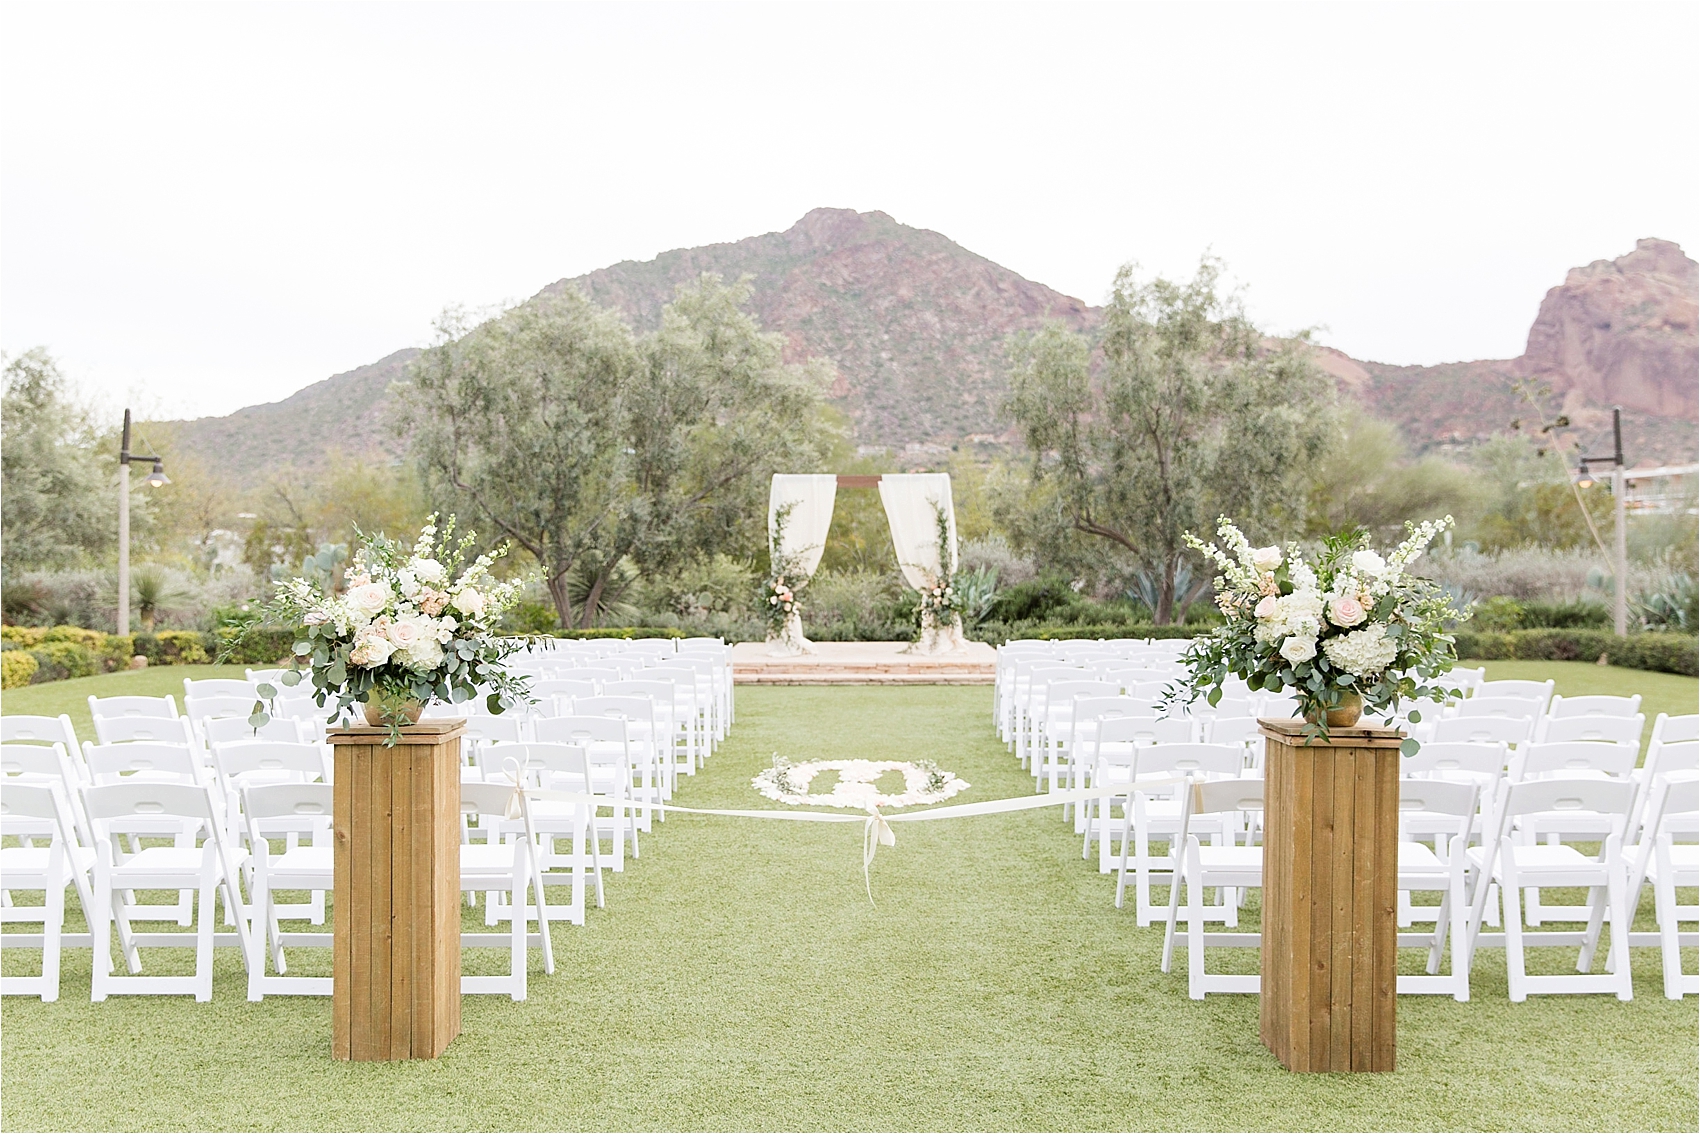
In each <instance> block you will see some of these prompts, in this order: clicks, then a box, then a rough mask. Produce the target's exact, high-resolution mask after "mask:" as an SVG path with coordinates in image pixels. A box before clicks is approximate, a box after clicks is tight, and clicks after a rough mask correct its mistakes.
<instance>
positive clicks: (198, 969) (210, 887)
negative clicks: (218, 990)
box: [195, 868, 218, 1004]
mask: <svg viewBox="0 0 1700 1134" xmlns="http://www.w3.org/2000/svg"><path fill="white" fill-rule="evenodd" d="M200 907H201V908H200V909H199V910H197V911H196V915H197V916H196V918H195V1000H196V1001H197V1002H199V1003H202V1004H204V1003H206V1002H207V1001H209V1000H211V999H212V962H213V929H214V927H215V926H217V924H218V876H217V875H216V874H215V873H214V872H213V871H212V870H211V869H210V868H209V869H208V870H207V874H206V877H204V878H203V879H202V880H201V900H200Z"/></svg>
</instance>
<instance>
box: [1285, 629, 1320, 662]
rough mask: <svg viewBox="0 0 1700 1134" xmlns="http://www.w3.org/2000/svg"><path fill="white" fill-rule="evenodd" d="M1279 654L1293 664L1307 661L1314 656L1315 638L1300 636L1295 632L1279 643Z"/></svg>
mask: <svg viewBox="0 0 1700 1134" xmlns="http://www.w3.org/2000/svg"><path fill="white" fill-rule="evenodd" d="M1281 656H1282V657H1284V658H1286V659H1287V660H1288V661H1290V662H1292V663H1293V664H1294V665H1298V664H1299V663H1300V662H1307V661H1309V660H1310V659H1311V658H1314V657H1315V656H1316V639H1315V638H1301V637H1299V636H1298V635H1296V634H1295V635H1294V636H1293V637H1291V638H1288V639H1287V640H1286V641H1285V642H1282V643H1281Z"/></svg>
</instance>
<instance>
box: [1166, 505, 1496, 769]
mask: <svg viewBox="0 0 1700 1134" xmlns="http://www.w3.org/2000/svg"><path fill="white" fill-rule="evenodd" d="M1451 526H1452V517H1451V516H1447V517H1446V518H1445V519H1441V520H1428V521H1425V522H1423V523H1422V524H1411V523H1409V522H1407V523H1406V525H1405V530H1406V533H1407V534H1406V537H1405V539H1404V541H1403V542H1402V543H1400V544H1399V546H1398V547H1396V548H1394V549H1393V550H1392V551H1391V552H1389V553H1388V554H1387V555H1386V556H1382V555H1381V554H1380V553H1378V552H1377V551H1375V550H1374V549H1373V548H1371V547H1370V544H1369V534H1368V533H1367V532H1365V531H1362V530H1359V531H1355V532H1350V533H1346V534H1342V535H1335V536H1330V537H1328V538H1327V539H1325V540H1324V541H1323V546H1322V549H1321V551H1320V553H1318V554H1316V555H1315V556H1314V557H1313V558H1312V559H1309V560H1307V559H1306V558H1305V555H1304V553H1303V551H1302V550H1301V549H1300V548H1299V546H1298V545H1297V544H1294V543H1289V544H1288V545H1287V547H1286V549H1285V550H1283V549H1282V548H1280V547H1259V548H1254V547H1252V546H1251V543H1250V541H1249V540H1247V539H1246V537H1245V535H1244V534H1243V533H1241V531H1240V530H1239V528H1237V527H1236V526H1234V524H1233V523H1232V521H1230V520H1229V519H1228V518H1227V517H1226V516H1223V517H1222V518H1221V519H1220V520H1218V522H1217V527H1216V530H1217V533H1218V535H1220V536H1221V537H1222V540H1223V542H1224V543H1225V544H1226V545H1227V550H1226V551H1224V550H1222V549H1221V548H1218V547H1217V546H1216V545H1215V544H1206V543H1204V542H1203V541H1201V540H1199V539H1198V538H1197V537H1196V536H1194V535H1192V533H1190V532H1189V533H1187V535H1186V541H1187V546H1189V547H1191V548H1193V549H1195V550H1197V551H1200V552H1202V553H1203V554H1204V556H1205V557H1206V558H1208V559H1209V560H1210V561H1211V562H1212V563H1214V564H1215V565H1216V567H1217V568H1218V569H1219V570H1220V572H1221V573H1220V574H1219V575H1217V576H1216V579H1215V584H1216V605H1217V607H1218V609H1220V610H1221V612H1222V615H1223V617H1224V618H1226V619H1227V623H1226V625H1224V626H1221V627H1219V628H1218V629H1217V630H1215V631H1214V632H1213V633H1211V634H1210V635H1209V636H1208V637H1204V638H1200V639H1199V640H1198V641H1197V642H1195V643H1194V644H1193V646H1192V648H1191V649H1189V650H1188V651H1187V652H1186V654H1185V655H1183V657H1182V661H1183V662H1184V664H1185V665H1186V666H1187V668H1188V669H1189V671H1190V677H1189V680H1188V681H1187V682H1186V683H1185V684H1186V686H1187V688H1185V689H1180V688H1171V689H1170V690H1169V691H1168V693H1167V697H1168V699H1169V700H1170V701H1176V700H1181V699H1188V700H1190V699H1191V698H1192V697H1194V696H1197V695H1198V694H1201V693H1202V694H1204V696H1205V699H1206V700H1207V701H1208V702H1209V703H1210V704H1211V705H1215V704H1217V703H1219V702H1220V701H1221V699H1222V685H1223V683H1224V682H1225V681H1226V680H1227V677H1228V675H1229V674H1230V673H1231V674H1233V675H1235V676H1237V677H1239V678H1240V679H1241V680H1242V681H1244V682H1245V683H1246V684H1247V685H1249V686H1250V687H1251V688H1252V689H1254V690H1265V691H1267V692H1270V693H1278V692H1280V691H1282V690H1284V689H1287V690H1291V691H1292V692H1293V694H1294V695H1295V696H1296V697H1297V698H1298V701H1299V707H1300V710H1301V712H1303V714H1304V716H1305V719H1306V720H1307V721H1309V722H1310V727H1309V728H1308V729H1307V730H1306V731H1307V734H1309V735H1321V736H1326V735H1327V734H1328V725H1327V714H1328V713H1329V712H1330V711H1332V710H1346V711H1347V715H1351V713H1350V710H1351V709H1352V708H1353V707H1354V705H1358V704H1361V706H1362V707H1363V708H1366V709H1368V710H1370V711H1372V712H1374V713H1376V714H1378V715H1384V714H1388V713H1391V712H1393V711H1395V710H1396V709H1397V708H1398V705H1399V702H1400V701H1401V700H1430V701H1442V700H1444V699H1445V698H1446V695H1447V691H1446V690H1445V689H1444V688H1443V687H1442V686H1439V685H1433V684H1430V681H1431V679H1433V678H1436V677H1439V676H1440V675H1441V674H1444V673H1446V672H1447V671H1448V670H1450V669H1451V668H1452V666H1453V664H1454V663H1455V662H1456V660H1457V656H1456V654H1455V653H1454V648H1453V647H1454V644H1453V639H1452V636H1451V635H1450V634H1448V633H1446V626H1447V624H1448V623H1450V622H1457V621H1461V620H1462V619H1464V618H1466V617H1468V615H1467V614H1461V613H1460V612H1459V611H1457V610H1455V609H1454V608H1453V607H1452V606H1451V604H1450V602H1449V601H1448V598H1447V595H1446V592H1445V591H1443V590H1442V589H1441V588H1440V586H1439V585H1438V584H1436V583H1434V582H1432V581H1431V580H1428V579H1424V578H1421V577H1419V576H1416V575H1411V574H1407V572H1406V569H1407V568H1408V567H1409V566H1410V565H1411V563H1413V562H1414V561H1415V560H1416V559H1417V558H1418V557H1419V556H1421V555H1422V553H1423V551H1424V549H1425V548H1427V547H1428V545H1429V543H1430V542H1431V541H1433V539H1434V538H1435V537H1436V536H1437V535H1439V534H1440V533H1441V532H1443V531H1445V530H1446V529H1447V528H1449V527H1451ZM1409 715H1410V719H1411V720H1412V721H1413V722H1415V721H1420V720H1421V719H1422V717H1421V714H1420V713H1419V712H1417V711H1416V710H1412V711H1411V713H1410V714H1409ZM1403 747H1404V748H1405V750H1406V754H1407V755H1409V754H1410V753H1413V752H1415V751H1416V747H1417V742H1416V741H1414V740H1409V739H1407V740H1406V741H1405V742H1404V746H1403Z"/></svg>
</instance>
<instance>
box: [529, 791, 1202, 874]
mask: <svg viewBox="0 0 1700 1134" xmlns="http://www.w3.org/2000/svg"><path fill="white" fill-rule="evenodd" d="M508 763H509V764H510V765H513V766H512V767H511V768H510V769H509V770H508V776H509V778H510V779H511V780H513V781H514V791H513V795H512V796H510V797H509V799H508V807H507V812H508V817H509V818H510V819H511V818H515V817H517V816H518V815H519V814H520V813H521V812H520V808H521V807H523V806H524V803H523V802H522V800H521V797H522V796H523V797H525V799H526V800H549V801H551V802H561V803H588V804H590V805H591V806H592V807H611V808H614V809H616V810H618V809H619V808H622V807H624V808H628V809H631V810H633V811H635V810H637V809H639V808H640V807H642V804H641V803H639V802H638V801H637V800H631V799H610V798H608V797H607V796H601V795H586V794H584V793H583V792H574V791H543V790H540V789H538V788H528V787H526V786H525V785H524V784H523V783H522V782H521V781H520V777H519V774H518V771H519V765H518V763H517V762H515V761H514V760H513V759H511V758H510V759H509V760H508ZM1192 778H1193V777H1191V776H1164V777H1162V778H1160V779H1143V778H1141V779H1140V780H1138V781H1136V782H1134V783H1131V784H1118V785H1117V786H1115V787H1102V788H1076V789H1075V790H1073V791H1054V792H1051V793H1050V794H1048V795H1023V796H1014V797H1012V798H1009V799H988V800H984V801H982V802H980V803H958V804H955V805H953V806H951V807H935V808H932V809H930V810H927V811H916V812H914V813H913V814H909V815H883V814H881V813H880V809H879V808H878V807H875V806H873V805H872V804H870V805H869V806H868V814H867V815H865V816H857V815H845V814H844V813H843V812H825V811H773V810H763V811H740V810H733V809H730V808H716V807H678V806H669V807H668V808H667V813H668V814H669V815H721V816H725V817H727V818H731V819H783V820H788V821H790V822H793V823H860V824H862V884H863V885H864V886H865V887H866V888H867V891H868V903H869V904H870V905H872V904H873V901H874V886H873V880H872V868H873V865H874V855H875V854H877V853H878V851H879V848H880V847H882V846H885V847H894V846H896V845H897V834H896V832H894V831H893V830H892V829H891V824H893V823H929V822H932V821H933V820H935V819H967V818H971V817H973V816H976V815H1003V814H1006V813H1008V812H1012V811H1037V810H1038V809H1039V808H1041V807H1060V806H1063V805H1066V804H1070V803H1081V802H1084V801H1085V800H1088V799H1114V798H1117V797H1120V796H1127V797H1128V799H1129V803H1128V806H1129V807H1132V802H1131V801H1132V797H1133V793H1134V792H1145V791H1149V790H1151V789H1153V788H1161V787H1172V786H1174V785H1176V784H1184V783H1186V782H1188V781H1189V780H1191V779H1192Z"/></svg>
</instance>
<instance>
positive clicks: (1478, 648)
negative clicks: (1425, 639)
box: [1453, 630, 1700, 677]
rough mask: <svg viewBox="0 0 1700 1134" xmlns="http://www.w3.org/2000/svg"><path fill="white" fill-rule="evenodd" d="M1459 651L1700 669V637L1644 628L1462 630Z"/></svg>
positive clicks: (1687, 671)
mask: <svg viewBox="0 0 1700 1134" xmlns="http://www.w3.org/2000/svg"><path fill="white" fill-rule="evenodd" d="M1453 636H1454V637H1455V638H1457V640H1458V656H1459V657H1461V658H1474V659H1479V660H1481V661H1507V660H1520V661H1586V662H1592V661H1599V660H1600V659H1601V658H1604V659H1605V661H1606V664H1608V665H1621V666H1625V667H1627V668H1629V669H1647V670H1654V671H1656V672H1659V673H1680V674H1682V675H1684V676H1685V677H1694V676H1696V675H1697V674H1700V640H1697V639H1696V638H1695V636H1694V635H1692V634H1661V633H1654V632H1652V631H1646V632H1643V633H1640V634H1631V635H1629V636H1628V637H1627V638H1619V637H1618V636H1617V635H1615V634H1613V633H1612V632H1611V631H1609V630H1510V631H1505V632H1502V633H1494V632H1492V631H1476V630H1459V631H1457V632H1456V633H1455V634H1454V635H1453Z"/></svg>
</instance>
